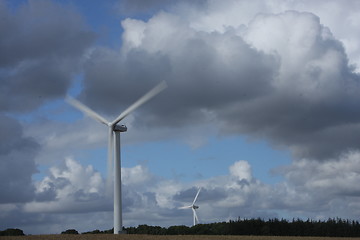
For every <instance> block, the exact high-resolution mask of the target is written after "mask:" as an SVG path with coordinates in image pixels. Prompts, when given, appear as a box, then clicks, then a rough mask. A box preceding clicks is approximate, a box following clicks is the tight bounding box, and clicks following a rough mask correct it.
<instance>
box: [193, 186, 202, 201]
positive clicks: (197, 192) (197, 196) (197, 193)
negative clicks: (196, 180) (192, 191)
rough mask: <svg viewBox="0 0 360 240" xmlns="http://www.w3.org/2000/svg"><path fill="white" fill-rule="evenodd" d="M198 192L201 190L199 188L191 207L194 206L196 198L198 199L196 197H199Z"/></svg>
mask: <svg viewBox="0 0 360 240" xmlns="http://www.w3.org/2000/svg"><path fill="white" fill-rule="evenodd" d="M200 190H201V187H200V188H199V190H198V191H197V193H196V196H195V198H194V201H193V203H192V205H194V204H195V202H196V199H197V198H198V196H199V193H200Z"/></svg>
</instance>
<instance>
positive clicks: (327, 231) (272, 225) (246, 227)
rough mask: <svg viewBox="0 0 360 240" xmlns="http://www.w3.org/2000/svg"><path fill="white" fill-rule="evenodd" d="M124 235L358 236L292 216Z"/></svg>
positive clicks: (352, 226) (334, 224)
mask: <svg viewBox="0 0 360 240" xmlns="http://www.w3.org/2000/svg"><path fill="white" fill-rule="evenodd" d="M123 230H124V232H126V233H127V234H148V235H247V236H249V235H254V236H304V237H305V236H306V237H309V236H311V237H360V223H359V222H358V221H354V220H343V219H341V218H331V219H328V220H326V221H320V220H317V221H315V220H310V219H308V220H306V221H304V220H301V219H293V220H292V221H289V220H286V219H277V218H275V219H269V220H263V219H260V218H257V219H240V218H239V219H237V220H231V221H228V222H217V223H208V224H197V225H195V226H192V227H188V226H184V225H180V226H170V227H168V228H165V227H160V226H148V225H139V226H137V227H125V228H123ZM109 233H113V229H110V230H105V231H101V230H94V231H90V232H83V233H82V234H109ZM61 234H79V233H78V231H76V230H75V229H68V230H66V231H63V232H62V233H61ZM14 235H24V233H23V231H22V230H21V229H6V230H4V231H0V236H14Z"/></svg>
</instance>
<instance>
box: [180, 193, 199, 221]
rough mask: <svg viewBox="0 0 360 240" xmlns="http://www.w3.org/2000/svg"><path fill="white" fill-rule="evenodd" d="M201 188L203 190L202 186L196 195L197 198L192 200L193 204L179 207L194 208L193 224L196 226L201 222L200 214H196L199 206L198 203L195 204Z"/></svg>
mask: <svg viewBox="0 0 360 240" xmlns="http://www.w3.org/2000/svg"><path fill="white" fill-rule="evenodd" d="M200 190H201V187H200V188H199V190H198V191H197V193H196V195H195V198H194V201H193V202H192V204H191V205H189V206H184V207H180V208H179V209H188V208H191V209H192V211H193V219H194V225H193V226H195V225H196V224H199V218H198V216H197V214H196V210H195V209H198V208H199V206H196V205H195V202H196V199H197V198H198V196H199V193H200Z"/></svg>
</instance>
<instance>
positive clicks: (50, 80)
mask: <svg viewBox="0 0 360 240" xmlns="http://www.w3.org/2000/svg"><path fill="white" fill-rule="evenodd" d="M0 15H1V23H0V36H1V37H0V52H1V57H0V82H1V87H0V93H1V94H0V111H10V112H11V111H29V110H32V109H34V108H36V107H38V106H39V105H41V104H42V103H44V102H45V101H46V100H48V99H54V98H57V97H61V96H63V95H64V94H65V93H66V91H67V89H68V88H69V86H70V84H71V81H72V77H73V76H74V74H75V73H76V72H77V71H78V70H79V67H80V63H81V58H82V56H83V54H84V52H85V50H86V49H88V48H89V47H90V45H91V44H92V43H93V41H94V38H95V35H94V33H93V32H91V31H90V30H89V29H88V28H87V27H86V25H85V23H84V21H83V19H82V18H81V16H80V15H78V14H77V13H76V12H75V11H73V10H71V8H65V7H63V6H62V5H59V4H57V3H54V2H51V1H45V0H40V1H29V2H25V3H24V4H22V5H21V6H19V7H17V8H15V9H10V7H7V5H6V2H5V1H1V3H0Z"/></svg>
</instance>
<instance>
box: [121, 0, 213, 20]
mask: <svg viewBox="0 0 360 240" xmlns="http://www.w3.org/2000/svg"><path fill="white" fill-rule="evenodd" d="M206 2H207V0H197V1H191V0H172V1H168V0H120V1H119V2H118V4H116V8H117V9H118V11H119V12H120V13H121V14H122V15H125V16H134V15H142V16H144V15H148V16H149V17H150V16H151V15H153V14H155V13H156V12H158V11H164V10H169V9H173V8H174V7H178V6H179V5H187V4H188V5H191V7H192V8H202V7H205V6H206Z"/></svg>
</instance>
